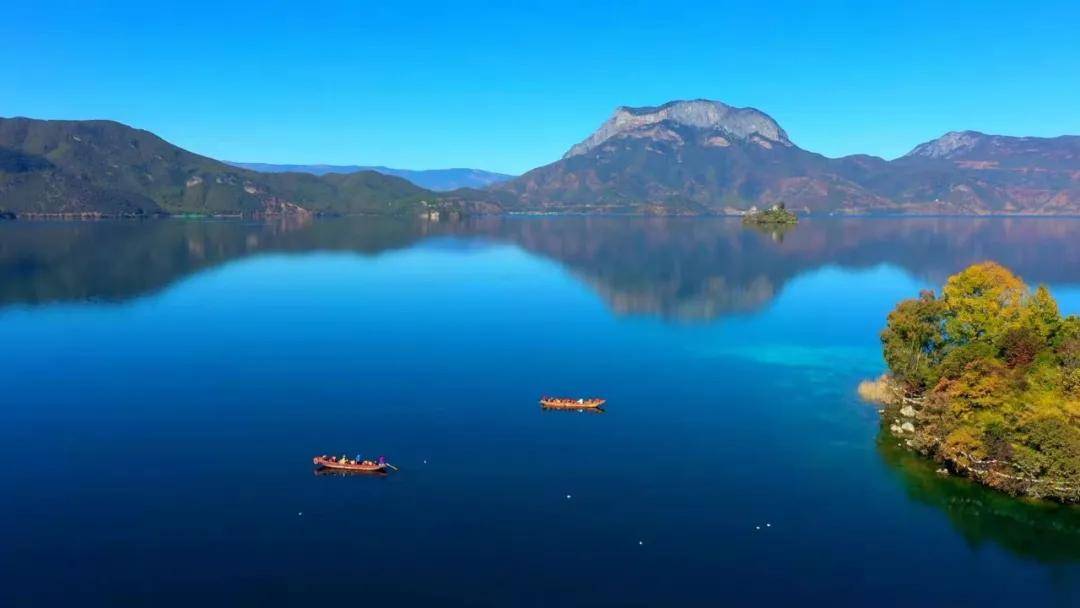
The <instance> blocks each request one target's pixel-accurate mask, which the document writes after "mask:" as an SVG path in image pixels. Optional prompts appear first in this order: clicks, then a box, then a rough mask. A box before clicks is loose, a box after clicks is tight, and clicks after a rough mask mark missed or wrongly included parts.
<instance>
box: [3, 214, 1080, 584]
mask: <svg viewBox="0 0 1080 608" xmlns="http://www.w3.org/2000/svg"><path fill="white" fill-rule="evenodd" d="M983 259H995V260H998V261H1000V262H1002V263H1004V264H1006V265H1008V266H1010V267H1011V268H1013V269H1014V270H1015V271H1016V272H1018V273H1019V274H1020V275H1022V276H1023V278H1024V279H1025V280H1027V281H1028V282H1030V283H1039V282H1044V283H1047V284H1048V285H1050V287H1051V289H1052V290H1053V292H1054V294H1055V296H1057V298H1058V300H1059V302H1060V303H1061V307H1062V309H1063V311H1064V312H1069V313H1078V312H1080V221H1078V220H1063V219H1034V218H1032V219H979V220H975V219H941V218H914V219H843V220H842V219H812V220H807V221H804V222H803V223H802V224H800V225H799V226H798V227H797V228H796V229H794V230H793V231H791V232H789V233H787V234H782V235H781V234H769V233H761V232H755V231H753V230H748V229H744V228H743V227H742V226H741V225H740V224H739V222H738V221H737V220H722V219H715V220H714V219H695V220H689V219H688V220H671V219H669V220H662V219H641V218H638V219H627V218H581V217H561V218H535V217H534V218H503V219H494V218H493V219H483V220H479V221H470V222H460V223H452V224H446V223H442V224H438V223H428V224H412V223H407V222H398V221H388V220H378V221H376V220H371V219H348V220H345V219H340V220H317V221H314V222H306V223H305V222H284V223H280V222H279V223H245V222H225V221H180V220H161V221H147V222H100V223H21V222H8V223H5V224H0V389H2V391H0V488H2V490H0V605H4V606H46V605H65V606H97V605H108V606H115V605H143V606H170V605H176V606H192V605H261V606H274V605H295V606H313V605H322V604H325V605H334V606H404V605H417V606H442V605H447V606H455V605H471V606H563V605H569V606H579V605H584V606H717V605H790V603H792V602H804V603H806V605H835V606H868V605H875V606H893V605H905V606H921V605H942V606H990V605H1003V604H1010V605H1052V606H1053V605H1058V606H1068V605H1073V606H1075V605H1080V511H1077V510H1076V509H1071V508H1064V507H1058V506H1054V505H1046V504H1037V503H1025V502H1019V501H1015V500H1012V499H1009V498H1007V497H1003V496H1000V495H998V494H995V493H993V492H990V491H987V490H984V489H982V488H979V487H976V486H974V485H972V484H970V483H968V482H965V481H962V480H956V479H943V478H940V477H938V476H937V475H935V474H934V468H935V467H934V466H933V465H932V464H928V463H924V462H922V461H921V460H919V459H918V458H914V457H912V456H910V455H908V454H906V453H905V452H903V451H902V450H899V449H898V448H897V447H896V446H895V445H894V444H891V443H890V442H888V441H887V440H883V439H880V438H879V423H878V418H877V412H876V410H875V409H874V407H873V406H870V405H866V404H864V403H861V402H860V401H859V400H858V399H857V397H856V394H855V387H856V385H857V383H858V382H859V381H860V380H861V379H864V378H868V377H872V376H876V375H877V374H879V373H881V372H882V371H883V367H884V364H883V362H882V359H881V355H880V351H879V347H878V338H877V334H878V331H879V330H880V329H881V327H882V325H883V323H884V319H885V315H886V314H887V313H888V311H889V310H890V309H891V308H892V306H893V305H894V304H895V303H896V302H897V301H898V300H900V299H901V298H905V297H912V296H914V295H916V294H917V292H918V290H919V289H921V288H924V287H935V286H939V285H940V284H941V282H942V281H943V280H944V279H945V277H947V276H948V275H949V274H951V273H953V272H956V271H958V270H960V269H961V268H963V267H964V266H966V265H967V264H970V263H973V262H977V261H981V260H983ZM544 394H567V395H575V396H576V395H582V396H587V395H599V396H603V397H606V398H607V399H608V400H609V405H608V407H607V411H606V412H605V413H603V414H584V413H576V412H545V411H542V410H540V408H539V407H538V405H537V398H538V397H539V396H541V395H544ZM346 452H347V453H349V454H350V455H353V454H355V453H357V452H361V453H362V454H364V455H365V456H378V455H386V456H387V457H388V458H389V459H390V460H391V461H392V462H393V463H395V464H396V465H397V466H398V467H400V469H401V470H400V472H399V473H396V474H393V475H391V476H388V477H385V478H375V477H356V476H353V477H338V476H316V475H315V474H314V473H313V471H312V466H311V457H312V456H314V455H317V454H322V453H337V454H341V453H346Z"/></svg>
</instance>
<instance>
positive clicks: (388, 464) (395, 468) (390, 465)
mask: <svg viewBox="0 0 1080 608" xmlns="http://www.w3.org/2000/svg"><path fill="white" fill-rule="evenodd" d="M386 466H388V467H390V468H391V469H394V470H395V471H397V470H398V468H397V467H395V466H394V465H392V464H390V463H389V462H388V463H386Z"/></svg>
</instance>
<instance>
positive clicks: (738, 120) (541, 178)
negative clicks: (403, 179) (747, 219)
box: [495, 100, 1080, 215]
mask: <svg viewBox="0 0 1080 608" xmlns="http://www.w3.org/2000/svg"><path fill="white" fill-rule="evenodd" d="M495 188H496V189H503V190H506V191H508V192H510V193H512V194H513V195H514V196H513V197H512V198H511V199H509V200H512V201H513V204H516V205H517V206H518V207H519V208H521V209H531V210H547V211H577V212H589V211H593V212H595V211H605V212H639V213H656V214H664V215H671V214H689V215H698V214H719V213H738V212H740V211H742V210H744V209H746V208H747V207H748V206H752V205H756V206H761V205H771V204H774V203H777V202H780V201H783V202H785V203H787V205H788V207H789V208H795V209H798V210H802V211H806V212H816V213H821V212H833V213H837V212H838V213H936V214H996V213H1001V214H1017V213H1032V214H1077V213H1080V137H1076V136H1063V137H1056V138H1038V137H1006V136H1000V135H986V134H983V133H978V132H975V131H962V132H953V133H947V134H945V135H944V136H942V137H940V138H938V139H936V140H933V141H930V142H926V143H923V144H920V145H918V146H916V147H915V149H913V150H912V151H911V152H910V153H908V154H906V155H905V156H903V157H901V158H898V159H895V160H892V161H888V160H885V159H882V158H878V157H875V156H869V155H855V156H845V157H842V158H828V157H825V156H822V155H821V154H817V153H814V152H810V151H807V150H803V149H802V148H800V147H798V146H797V145H795V144H794V143H793V142H792V141H791V140H790V139H789V138H788V135H787V133H786V132H785V131H784V130H783V129H782V128H781V127H780V126H779V125H778V124H777V123H776V121H775V120H773V119H772V118H771V117H769V116H768V115H767V114H765V113H763V112H761V111H759V110H756V109H753V108H734V107H731V106H728V105H726V104H723V103H720V102H717V101H709V100H693V101H676V102H671V103H667V104H664V105H662V106H658V107H644V108H627V107H621V108H618V109H616V110H615V113H614V114H613V115H612V116H611V118H609V119H608V120H607V122H605V123H604V124H603V125H601V127H600V128H599V129H598V130H597V131H596V132H595V133H593V134H592V135H590V136H589V137H587V138H586V139H585V140H583V141H582V142H581V143H578V144H576V145H574V146H573V147H571V148H570V150H569V151H567V153H566V154H565V155H564V156H563V158H562V159H560V160H558V161H556V162H554V163H552V164H550V165H547V166H544V167H540V168H537V169H534V170H532V171H529V172H528V173H526V174H524V175H522V176H521V177H519V178H517V179H515V180H511V181H509V182H505V183H503V184H499V185H496V186H495Z"/></svg>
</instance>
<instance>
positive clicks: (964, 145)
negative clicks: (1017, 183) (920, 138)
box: [905, 131, 986, 158]
mask: <svg viewBox="0 0 1080 608" xmlns="http://www.w3.org/2000/svg"><path fill="white" fill-rule="evenodd" d="M984 138H986V135H983V134H982V133H979V132H978V131H949V132H948V133H946V134H945V135H942V136H941V137H939V138H937V139H933V140H930V141H928V142H926V143H923V144H919V145H917V146H915V149H913V150H912V151H911V152H908V153H907V154H906V155H905V156H921V157H923V158H949V157H951V156H955V155H957V154H961V153H963V152H967V151H969V150H971V149H972V148H974V147H975V146H977V145H978V144H979V142H981V141H982V140H983V139H984Z"/></svg>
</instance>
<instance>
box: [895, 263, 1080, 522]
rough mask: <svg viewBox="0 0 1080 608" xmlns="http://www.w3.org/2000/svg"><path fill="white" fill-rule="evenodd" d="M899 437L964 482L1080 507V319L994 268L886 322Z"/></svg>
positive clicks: (909, 304) (964, 276) (899, 310)
mask: <svg viewBox="0 0 1080 608" xmlns="http://www.w3.org/2000/svg"><path fill="white" fill-rule="evenodd" d="M881 342H882V346H883V349H884V356H885V361H886V363H887V364H888V366H889V370H890V374H891V381H892V382H893V384H894V385H895V386H896V387H897V388H898V389H899V390H898V391H897V392H898V393H899V394H900V395H901V397H900V398H899V399H898V400H897V402H895V403H894V404H893V407H891V408H890V409H889V410H887V412H886V421H889V422H890V424H889V428H890V429H891V431H892V432H893V433H895V434H897V435H898V436H900V437H901V438H903V439H904V441H905V442H906V444H907V445H908V446H910V447H912V448H913V449H916V450H918V451H920V452H923V453H925V454H927V455H930V456H933V457H934V458H936V459H938V460H940V461H941V462H943V463H946V464H947V465H948V466H949V468H950V469H951V470H952V471H954V472H956V473H959V474H963V475H968V476H970V477H972V478H974V479H976V480H978V481H980V482H982V483H984V484H986V485H989V486H992V487H995V488H997V489H1000V490H1004V491H1007V492H1010V493H1013V494H1017V495H1026V496H1034V497H1045V498H1053V499H1057V500H1061V501H1066V502H1080V319H1078V318H1077V317H1076V316H1069V317H1066V318H1062V316H1061V313H1060V312H1059V310H1058V306H1057V302H1055V301H1054V298H1053V296H1051V295H1050V292H1049V291H1048V290H1047V289H1046V288H1045V287H1042V286H1040V287H1038V288H1037V289H1035V290H1034V291H1032V290H1031V289H1030V288H1029V287H1028V286H1027V285H1025V284H1024V282H1023V281H1022V280H1020V278H1019V277H1017V276H1016V275H1014V274H1013V273H1012V272H1010V271H1009V270H1008V269H1007V268H1005V267H1003V266H1001V265H999V264H996V263H994V262H983V263H981V264H976V265H974V266H971V267H969V268H967V269H966V270H964V271H962V272H960V273H959V274H956V275H953V276H952V277H949V279H948V281H947V282H946V283H945V287H944V289H942V293H941V296H940V297H938V296H937V295H935V294H934V293H933V292H930V291H924V292H923V293H921V294H920V295H919V297H918V298H917V299H913V300H905V301H903V302H901V303H900V304H899V305H897V307H896V308H895V309H894V310H893V311H892V312H891V313H890V314H889V317H888V322H887V325H886V328H885V330H884V331H883V332H882V334H881Z"/></svg>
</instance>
